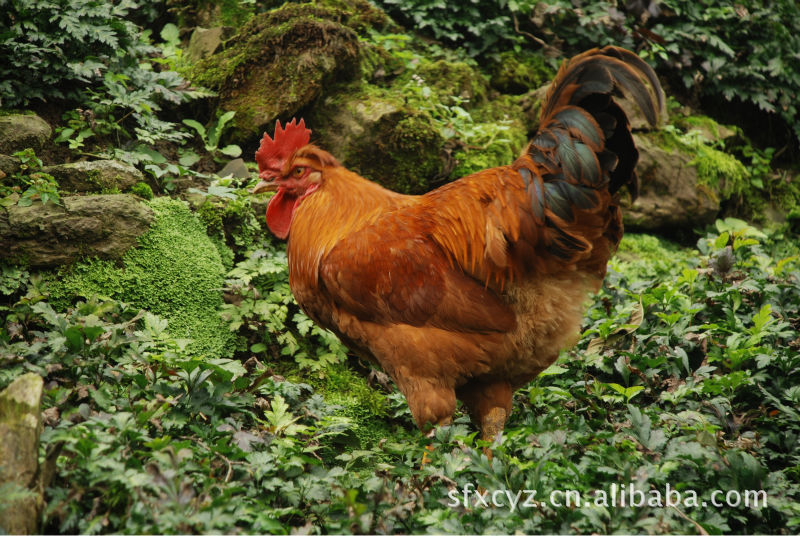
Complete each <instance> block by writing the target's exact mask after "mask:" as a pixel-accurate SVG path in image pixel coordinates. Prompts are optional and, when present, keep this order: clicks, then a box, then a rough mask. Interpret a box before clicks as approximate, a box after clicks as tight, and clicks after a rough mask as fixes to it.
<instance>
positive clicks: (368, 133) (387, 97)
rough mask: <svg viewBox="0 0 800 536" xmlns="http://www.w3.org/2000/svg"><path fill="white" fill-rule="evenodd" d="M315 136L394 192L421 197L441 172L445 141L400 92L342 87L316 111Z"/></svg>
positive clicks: (349, 164)
mask: <svg viewBox="0 0 800 536" xmlns="http://www.w3.org/2000/svg"><path fill="white" fill-rule="evenodd" d="M309 119H310V120H309V121H307V123H308V124H309V125H310V126H311V128H312V129H313V131H314V138H316V140H315V141H317V142H318V143H319V144H320V145H321V146H322V147H325V149H326V150H328V151H330V152H331V153H332V154H333V155H335V156H336V157H337V158H338V159H339V160H340V161H341V162H342V164H343V165H345V166H347V167H348V168H349V169H351V170H353V171H355V172H357V173H360V174H361V175H363V176H364V177H367V178H369V179H372V180H374V181H376V182H379V183H380V184H382V185H384V186H386V187H387V188H390V189H392V190H395V191H398V192H403V193H422V192H425V191H427V190H428V189H430V183H431V181H432V180H434V179H435V178H437V177H439V176H440V175H441V174H442V171H443V169H444V161H443V159H442V147H443V145H444V138H443V137H442V135H441V133H440V132H439V131H438V129H437V128H436V127H435V126H434V124H433V121H432V119H431V117H430V116H429V115H428V114H427V113H424V112H419V111H416V110H413V109H411V108H409V107H408V106H407V105H406V104H405V103H404V99H403V96H402V94H401V93H400V92H399V91H396V90H392V89H390V88H379V87H375V86H370V85H367V84H351V85H347V86H344V87H340V88H339V89H338V91H336V92H335V93H332V94H331V95H329V96H328V97H326V98H325V99H324V100H323V101H322V102H320V103H319V105H318V106H316V107H315V109H314V110H313V114H312V115H311V116H310V118H309Z"/></svg>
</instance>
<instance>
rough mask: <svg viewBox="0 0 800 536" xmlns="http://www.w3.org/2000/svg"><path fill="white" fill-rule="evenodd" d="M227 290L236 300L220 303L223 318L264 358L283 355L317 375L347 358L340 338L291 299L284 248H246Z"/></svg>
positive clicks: (269, 245) (227, 283) (268, 245)
mask: <svg viewBox="0 0 800 536" xmlns="http://www.w3.org/2000/svg"><path fill="white" fill-rule="evenodd" d="M226 291H227V292H228V293H229V294H231V295H233V296H235V297H236V298H235V299H234V300H232V303H230V304H225V305H223V307H222V311H223V313H222V314H223V318H224V319H225V321H226V323H227V324H228V326H229V328H230V329H231V330H232V331H237V332H239V333H240V335H241V336H242V337H243V339H244V343H245V344H246V345H247V347H248V348H249V350H250V352H252V353H253V354H255V355H257V356H260V357H263V358H267V359H268V358H269V356H286V357H289V358H291V359H293V360H294V361H295V362H296V364H297V365H298V366H299V367H300V368H301V369H307V370H309V371H311V372H317V373H320V372H321V371H323V370H324V369H325V368H327V367H328V366H330V365H333V364H336V363H339V362H342V361H343V360H344V359H345V357H346V354H347V352H346V349H345V348H344V346H343V345H342V344H341V343H340V342H339V340H338V339H337V338H336V337H335V336H334V335H333V334H332V333H330V332H329V331H327V330H324V329H322V328H320V327H319V326H317V325H316V324H314V323H313V322H312V321H311V319H310V318H308V317H307V316H306V315H305V313H303V312H302V311H301V310H300V309H299V308H298V306H297V304H296V303H295V302H294V298H293V297H292V293H291V290H290V288H289V268H288V264H287V259H286V253H285V251H284V249H283V247H280V248H277V247H276V246H274V245H272V244H271V243H270V242H262V243H260V244H256V245H255V246H254V247H253V249H250V250H248V251H247V253H246V254H245V257H244V259H243V260H241V261H239V262H238V263H236V265H235V266H234V267H233V269H232V270H231V271H230V272H229V273H228V279H227V280H226Z"/></svg>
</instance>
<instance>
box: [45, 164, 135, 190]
mask: <svg viewBox="0 0 800 536" xmlns="http://www.w3.org/2000/svg"><path fill="white" fill-rule="evenodd" d="M42 171H43V172H45V173H49V174H50V175H52V176H53V177H54V178H55V179H56V182H58V189H59V190H61V191H65V192H103V193H112V192H113V193H119V192H123V191H125V190H127V189H129V188H130V187H132V186H133V185H134V184H136V183H138V182H141V181H143V180H144V175H142V172H141V171H139V170H138V169H136V168H135V167H133V166H132V165H130V164H126V163H124V162H119V161H118V160H94V161H91V162H73V163H70V164H59V165H56V166H48V167H45V168H43V169H42Z"/></svg>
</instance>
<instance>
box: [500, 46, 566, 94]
mask: <svg viewBox="0 0 800 536" xmlns="http://www.w3.org/2000/svg"><path fill="white" fill-rule="evenodd" d="M493 60H494V61H492V63H491V64H490V65H489V69H488V70H489V75H490V83H491V86H492V88H494V89H496V90H497V91H499V92H500V93H505V94H511V95H521V94H523V93H527V92H528V91H530V90H532V89H536V88H538V87H541V86H543V85H544V84H547V83H549V82H550V81H551V80H552V79H553V77H554V76H555V71H554V70H553V69H551V68H550V67H549V66H548V65H547V62H546V60H545V58H544V56H541V55H539V54H525V55H520V54H516V53H514V52H511V51H509V52H503V53H502V54H498V55H497V56H496V57H495V58H494V59H493Z"/></svg>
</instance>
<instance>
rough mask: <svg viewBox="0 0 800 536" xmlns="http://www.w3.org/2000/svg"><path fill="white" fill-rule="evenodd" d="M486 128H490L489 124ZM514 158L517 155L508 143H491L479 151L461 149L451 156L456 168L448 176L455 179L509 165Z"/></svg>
mask: <svg viewBox="0 0 800 536" xmlns="http://www.w3.org/2000/svg"><path fill="white" fill-rule="evenodd" d="M486 126H487V127H489V126H491V123H487V124H486ZM516 157H517V153H515V152H514V151H513V150H512V149H511V146H510V144H508V143H492V144H491V145H489V146H488V147H486V148H481V149H462V150H459V151H456V152H455V153H454V154H453V158H454V159H455V161H456V167H455V168H453V172H452V173H451V174H450V175H451V176H452V177H453V178H456V179H457V178H461V177H465V176H467V175H470V174H472V173H476V172H478V171H481V170H483V169H488V168H492V167H497V166H504V165H507V164H510V163H511V162H513V161H514V159H515V158H516Z"/></svg>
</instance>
